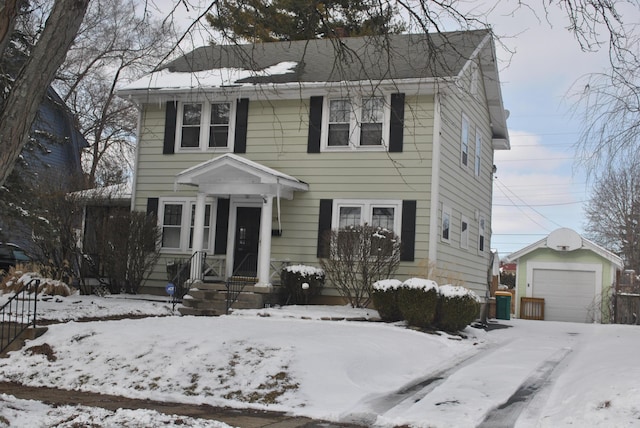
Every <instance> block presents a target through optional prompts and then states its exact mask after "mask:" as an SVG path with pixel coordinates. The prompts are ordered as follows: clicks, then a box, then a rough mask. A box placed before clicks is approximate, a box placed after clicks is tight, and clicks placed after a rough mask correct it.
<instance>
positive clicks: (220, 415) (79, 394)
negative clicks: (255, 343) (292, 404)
mask: <svg viewBox="0 0 640 428" xmlns="http://www.w3.org/2000/svg"><path fill="white" fill-rule="evenodd" d="M0 394H7V395H13V396H14V397H17V398H22V399H25V400H37V401H42V402H43V403H47V404H52V405H82V406H90V407H102V408H104V409H107V410H111V411H115V410H118V409H149V410H155V411H157V412H160V413H164V414H168V415H181V416H188V417H192V418H201V419H210V420H216V421H220V422H224V423H226V424H228V425H231V426H233V427H240V428H267V427H268V428H361V427H362V426H361V425H354V424H343V423H334V422H327V421H318V420H313V419H309V418H303V417H293V416H287V415H286V414H284V413H278V412H267V411H261V410H251V409H231V408H225V407H213V406H209V405H205V404H200V405H198V404H183V403H169V402H162V401H152V400H139V399H134V398H127V397H120V396H115V395H106V394H96V393H93V392H84V391H68V390H64V389H56V388H47V387H33V386H24V385H21V384H18V383H14V382H0Z"/></svg>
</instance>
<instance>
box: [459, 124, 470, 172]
mask: <svg viewBox="0 0 640 428" xmlns="http://www.w3.org/2000/svg"><path fill="white" fill-rule="evenodd" d="M460 164H461V165H462V166H467V165H468V164H469V119H467V117H466V116H464V115H463V116H462V130H461V133H460Z"/></svg>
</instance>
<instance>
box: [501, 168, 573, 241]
mask: <svg viewBox="0 0 640 428" xmlns="http://www.w3.org/2000/svg"><path fill="white" fill-rule="evenodd" d="M495 183H496V185H497V187H498V189H499V190H500V191H501V192H502V194H503V195H504V196H506V197H507V199H509V201H511V203H512V205H513V206H514V207H515V208H517V209H518V210H519V211H520V212H522V213H523V214H524V215H525V216H526V217H527V218H528V219H529V220H531V221H532V222H534V223H535V224H537V225H538V226H540V227H542V228H543V229H544V230H546V231H549V228H548V227H546V226H543V225H542V224H540V223H538V221H536V220H535V219H533V218H532V217H531V216H530V215H529V214H528V213H527V212H525V211H524V210H523V209H522V206H524V207H527V208H529V209H531V210H532V211H533V212H535V213H536V214H538V215H539V216H540V217H542V218H544V219H545V220H547V221H549V222H551V223H553V224H555V225H556V226H558V227H562V226H561V225H559V224H558V223H556V222H555V221H553V220H551V219H550V218H548V217H547V216H545V215H544V214H542V213H541V212H540V211H538V210H536V209H535V208H533V207H532V206H531V205H529V204H528V203H527V202H526V201H524V200H523V199H522V198H520V197H519V196H518V195H517V194H516V193H514V192H513V191H512V190H511V189H509V187H508V186H506V185H504V184H502V182H500V181H499V180H498V178H497V177H496V179H495ZM506 191H509V192H510V193H511V194H512V195H513V196H514V197H515V198H516V199H518V200H519V201H520V202H522V204H523V205H519V204H516V203H515V202H514V201H513V199H511V197H510V196H509V195H507V193H506Z"/></svg>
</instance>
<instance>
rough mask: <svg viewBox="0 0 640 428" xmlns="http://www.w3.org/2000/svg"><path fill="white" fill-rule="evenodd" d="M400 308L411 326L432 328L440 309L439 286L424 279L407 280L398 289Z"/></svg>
mask: <svg viewBox="0 0 640 428" xmlns="http://www.w3.org/2000/svg"><path fill="white" fill-rule="evenodd" d="M398 307H399V308H400V312H401V313H402V317H403V318H404V319H405V320H406V321H407V323H408V324H409V325H410V326H413V327H418V328H428V327H431V326H432V325H433V322H434V320H435V317H436V310H437V307H438V284H436V282H435V281H432V280H430V279H423V278H410V279H408V280H406V281H405V282H403V283H402V285H401V286H400V287H399V288H398Z"/></svg>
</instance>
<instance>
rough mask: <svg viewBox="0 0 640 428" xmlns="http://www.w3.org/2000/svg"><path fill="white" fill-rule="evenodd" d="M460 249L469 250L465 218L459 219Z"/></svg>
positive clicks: (466, 220)
mask: <svg viewBox="0 0 640 428" xmlns="http://www.w3.org/2000/svg"><path fill="white" fill-rule="evenodd" d="M460 248H465V249H466V248H469V219H468V218H467V217H465V216H462V218H461V219H460Z"/></svg>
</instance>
